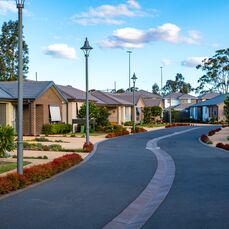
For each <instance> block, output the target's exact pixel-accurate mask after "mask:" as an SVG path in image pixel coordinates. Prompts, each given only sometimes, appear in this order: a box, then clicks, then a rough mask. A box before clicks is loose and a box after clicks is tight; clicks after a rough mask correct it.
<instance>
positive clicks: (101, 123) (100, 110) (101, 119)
mask: <svg viewBox="0 0 229 229" xmlns="http://www.w3.org/2000/svg"><path fill="white" fill-rule="evenodd" d="M109 115H110V113H109V112H108V110H107V108H106V107H98V106H97V105H96V104H95V103H93V102H89V116H90V119H92V118H93V119H95V120H96V127H97V128H98V127H99V128H101V127H106V126H108V125H109V120H108V117H109ZM79 118H86V104H85V103H84V104H83V105H82V106H81V108H80V110H79Z"/></svg>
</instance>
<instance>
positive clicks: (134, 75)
mask: <svg viewBox="0 0 229 229" xmlns="http://www.w3.org/2000/svg"><path fill="white" fill-rule="evenodd" d="M131 79H132V80H133V83H135V82H136V80H137V79H138V78H137V77H136V74H135V73H134V74H133V76H132V78H131Z"/></svg>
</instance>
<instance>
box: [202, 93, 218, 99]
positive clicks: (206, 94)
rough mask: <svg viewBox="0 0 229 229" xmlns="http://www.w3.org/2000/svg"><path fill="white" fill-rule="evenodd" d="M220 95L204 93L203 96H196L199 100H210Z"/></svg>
mask: <svg viewBox="0 0 229 229" xmlns="http://www.w3.org/2000/svg"><path fill="white" fill-rule="evenodd" d="M218 95H220V94H219V93H217V92H210V93H205V94H203V95H200V96H198V98H199V99H201V100H203V99H212V98H214V97H216V96H218Z"/></svg>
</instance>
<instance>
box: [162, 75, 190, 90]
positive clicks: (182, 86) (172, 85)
mask: <svg viewBox="0 0 229 229" xmlns="http://www.w3.org/2000/svg"><path fill="white" fill-rule="evenodd" d="M192 90H193V88H192V86H191V84H190V83H186V82H185V79H184V77H183V75H182V74H181V73H177V74H176V76H175V80H167V81H166V84H165V86H164V87H163V88H162V93H163V94H170V93H174V92H181V93H184V94H188V93H190V92H191V91H192Z"/></svg>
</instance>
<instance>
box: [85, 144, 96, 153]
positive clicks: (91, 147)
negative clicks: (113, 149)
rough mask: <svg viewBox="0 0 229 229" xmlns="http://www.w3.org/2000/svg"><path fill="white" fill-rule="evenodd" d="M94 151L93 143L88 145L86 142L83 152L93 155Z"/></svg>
mask: <svg viewBox="0 0 229 229" xmlns="http://www.w3.org/2000/svg"><path fill="white" fill-rule="evenodd" d="M93 149H94V145H93V144H92V143H91V142H89V144H87V143H86V142H85V143H84V145H83V151H84V152H85V153H91V152H92V151H93Z"/></svg>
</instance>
